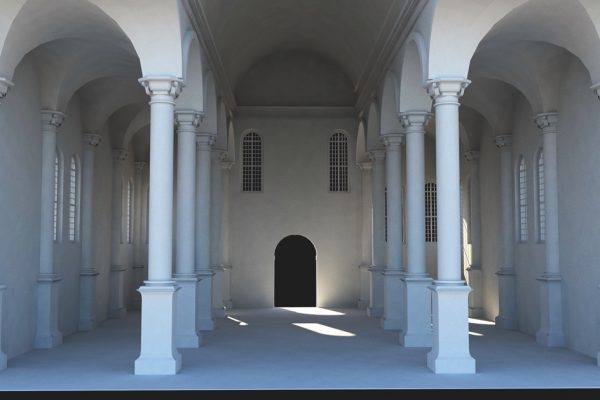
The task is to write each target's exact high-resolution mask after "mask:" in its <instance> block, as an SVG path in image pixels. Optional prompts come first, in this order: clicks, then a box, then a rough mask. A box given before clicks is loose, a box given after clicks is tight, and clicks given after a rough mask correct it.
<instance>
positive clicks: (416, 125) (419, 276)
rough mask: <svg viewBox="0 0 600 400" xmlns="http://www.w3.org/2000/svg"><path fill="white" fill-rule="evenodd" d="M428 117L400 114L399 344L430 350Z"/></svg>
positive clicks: (410, 113) (411, 113) (415, 113)
mask: <svg viewBox="0 0 600 400" xmlns="http://www.w3.org/2000/svg"><path fill="white" fill-rule="evenodd" d="M430 117H431V114H430V113H429V112H426V111H410V112H406V113H402V114H400V122H401V123H402V126H403V127H404V129H405V132H406V189H407V190H406V215H407V224H408V227H407V228H408V229H407V235H406V236H407V240H406V242H407V243H406V244H407V246H406V247H407V253H408V254H407V256H408V257H407V264H408V265H407V269H406V272H405V274H404V276H403V278H402V281H403V285H404V301H403V305H404V312H403V313H402V318H403V322H402V326H403V328H404V329H403V330H402V332H401V333H400V344H401V345H403V346H405V347H431V343H432V342H431V340H432V330H431V291H430V290H429V287H430V286H431V283H432V279H431V277H430V276H429V274H428V273H427V260H426V251H425V189H424V188H425V128H426V127H427V123H428V122H429V118H430Z"/></svg>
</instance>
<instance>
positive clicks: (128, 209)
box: [125, 181, 133, 243]
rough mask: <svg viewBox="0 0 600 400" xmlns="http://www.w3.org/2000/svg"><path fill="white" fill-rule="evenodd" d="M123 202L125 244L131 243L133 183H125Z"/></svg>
mask: <svg viewBox="0 0 600 400" xmlns="http://www.w3.org/2000/svg"><path fill="white" fill-rule="evenodd" d="M126 196H127V198H126V200H125V239H126V241H127V243H133V183H132V182H131V181H127V193H126Z"/></svg>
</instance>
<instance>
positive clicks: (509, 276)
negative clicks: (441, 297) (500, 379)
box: [494, 135, 517, 329]
mask: <svg viewBox="0 0 600 400" xmlns="http://www.w3.org/2000/svg"><path fill="white" fill-rule="evenodd" d="M494 142H495V143H496V146H497V147H498V148H499V149H500V183H501V195H502V265H501V266H500V269H499V270H498V272H496V274H497V275H498V284H499V288H498V289H499V296H500V299H499V300H500V301H499V310H498V316H497V317H496V325H498V326H499V327H500V328H503V329H517V292H516V279H515V267H514V242H515V237H514V235H515V225H514V224H515V219H514V200H513V194H514V190H513V165H512V136H511V135H499V136H496V138H495V139H494Z"/></svg>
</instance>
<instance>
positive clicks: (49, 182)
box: [40, 124, 61, 275]
mask: <svg viewBox="0 0 600 400" xmlns="http://www.w3.org/2000/svg"><path fill="white" fill-rule="evenodd" d="M55 155H56V126H54V125H51V124H44V125H43V127H42V195H41V199H40V201H41V202H40V204H41V210H40V211H41V216H40V274H49V275H50V274H53V273H54V238H53V215H54V157H55ZM59 179H60V178H59ZM58 189H59V190H60V185H59V187H58ZM59 196H60V194H59ZM59 204H60V201H59ZM58 215H59V217H60V215H61V213H60V211H59V213H58Z"/></svg>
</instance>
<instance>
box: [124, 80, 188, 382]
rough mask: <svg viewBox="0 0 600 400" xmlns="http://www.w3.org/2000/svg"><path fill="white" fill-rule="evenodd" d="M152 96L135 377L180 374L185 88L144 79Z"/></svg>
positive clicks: (177, 84)
mask: <svg viewBox="0 0 600 400" xmlns="http://www.w3.org/2000/svg"><path fill="white" fill-rule="evenodd" d="M140 83H141V84H142V85H143V86H144V87H145V89H146V93H147V94H148V95H150V160H151V162H150V183H149V185H150V204H149V209H150V214H149V219H150V221H149V224H148V225H149V226H148V228H149V244H148V253H149V254H148V280H147V281H145V282H144V286H142V287H140V288H139V289H138V290H139V292H140V293H141V294H142V332H141V351H140V356H139V357H138V359H137V360H135V374H136V375H174V374H176V373H177V371H179V369H180V368H181V354H180V353H179V352H178V351H177V349H176V348H175V318H176V317H175V298H176V292H177V289H178V288H177V286H175V282H174V281H173V277H172V272H173V142H174V140H173V136H174V135H173V109H174V106H175V98H176V97H177V95H178V94H179V92H180V90H181V88H182V86H183V83H182V81H181V80H180V79H178V78H172V77H146V78H142V79H140Z"/></svg>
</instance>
